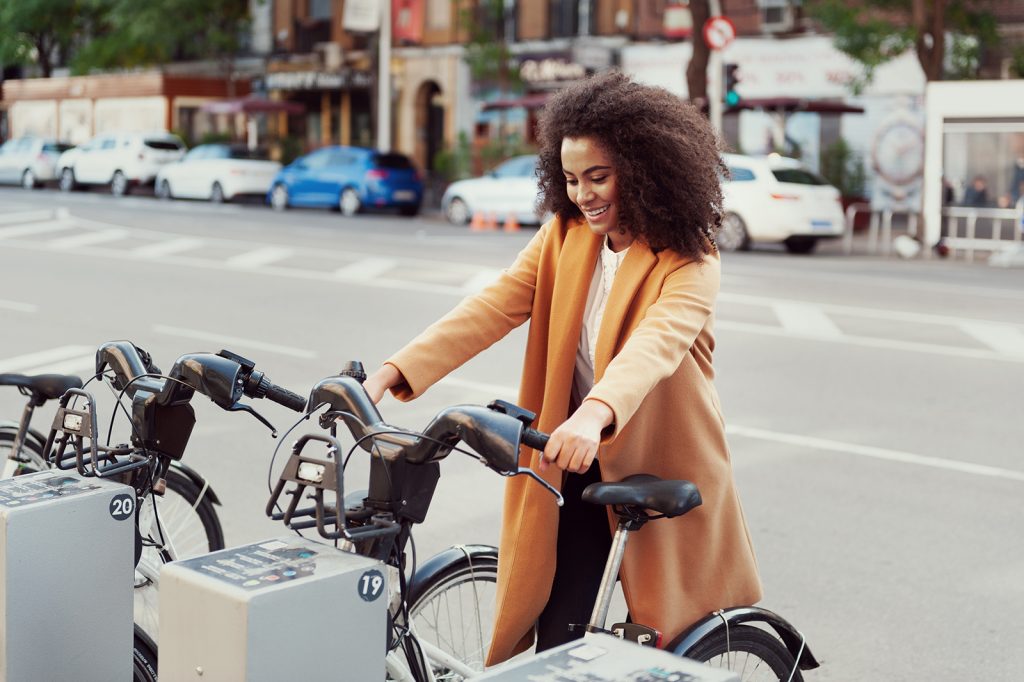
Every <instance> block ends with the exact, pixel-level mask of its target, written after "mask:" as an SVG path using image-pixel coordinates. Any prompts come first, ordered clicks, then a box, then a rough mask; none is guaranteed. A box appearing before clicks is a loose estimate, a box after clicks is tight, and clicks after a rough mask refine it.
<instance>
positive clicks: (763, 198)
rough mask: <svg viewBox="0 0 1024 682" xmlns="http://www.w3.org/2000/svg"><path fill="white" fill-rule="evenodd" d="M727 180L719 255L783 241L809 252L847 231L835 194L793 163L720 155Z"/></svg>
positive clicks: (774, 157)
mask: <svg viewBox="0 0 1024 682" xmlns="http://www.w3.org/2000/svg"><path fill="white" fill-rule="evenodd" d="M722 159H723V160H724V161H725V165H726V166H728V168H729V174H730V176H731V177H729V178H726V179H724V180H723V181H722V194H723V198H724V209H725V215H724V216H723V218H722V229H721V230H720V231H719V233H718V236H717V238H716V241H717V242H718V247H719V248H720V249H722V250H723V251H737V250H744V249H748V248H750V246H751V244H752V243H755V242H782V243H783V244H785V246H786V249H787V250H789V251H790V252H791V253H810V252H811V251H813V250H814V247H816V246H817V245H818V241H819V240H821V239H827V238H835V237H840V236H842V234H843V230H844V228H845V217H844V214H843V206H842V203H841V202H840V197H839V190H837V189H836V188H835V187H833V186H832V185H830V184H828V182H827V181H825V180H824V179H822V178H821V177H820V176H818V175H817V174H815V173H813V172H811V171H810V170H808V169H806V168H804V167H803V166H802V165H801V164H800V162H799V161H797V160H796V159H788V158H786V157H783V156H778V155H777V154H771V155H769V156H766V157H754V156H742V155H739V154H723V155H722Z"/></svg>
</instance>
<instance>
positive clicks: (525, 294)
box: [385, 218, 557, 400]
mask: <svg viewBox="0 0 1024 682" xmlns="http://www.w3.org/2000/svg"><path fill="white" fill-rule="evenodd" d="M555 220H557V218H556V219H555ZM551 225H552V223H551V222H548V223H546V224H545V225H543V226H542V227H541V229H540V230H538V231H537V234H536V235H534V237H533V239H531V240H530V243H529V244H527V245H526V248H524V249H523V250H522V251H521V252H520V253H519V255H518V256H517V257H516V260H515V262H513V263H512V265H511V267H509V268H508V269H507V270H505V271H504V272H502V274H501V275H500V276H499V277H498V279H497V280H496V281H495V282H494V283H493V284H491V285H489V286H488V287H486V288H485V289H484V290H483V291H481V292H480V293H478V294H475V295H473V296H469V297H467V298H465V299H464V300H463V301H462V302H461V303H459V305H457V306H456V307H455V308H454V309H453V310H452V311H451V312H449V313H448V314H447V315H445V316H444V317H442V318H441V319H440V320H438V321H437V322H435V323H434V324H432V325H431V326H429V327H427V329H426V330H424V331H423V333H421V334H420V335H419V336H417V337H416V338H415V339H413V340H412V341H411V342H409V344H408V345H406V346H405V347H404V348H402V350H400V351H398V352H397V353H395V354H394V355H393V356H392V357H391V358H389V359H388V360H386V361H385V364H390V365H393V366H394V367H395V368H396V369H398V371H399V372H401V374H402V376H403V377H404V379H405V381H404V383H401V384H399V385H397V386H395V387H394V388H392V389H391V392H392V394H393V395H394V396H395V397H396V398H398V399H399V400H412V399H413V398H416V397H419V396H420V395H421V394H422V393H423V392H424V391H425V390H427V389H428V388H429V387H430V386H432V385H433V384H434V383H436V382H437V381H438V380H439V379H441V378H442V377H444V376H445V375H447V374H448V373H449V372H451V371H452V370H454V369H456V368H458V367H460V366H461V365H462V364H463V363H465V362H467V361H468V360H470V359H471V358H472V357H473V356H475V355H476V354H477V353H479V352H480V351H482V350H484V349H486V348H488V347H489V346H491V345H492V344H494V343H495V342H497V341H499V340H500V339H502V338H503V337H504V336H505V335H506V334H508V333H509V332H510V331H512V330H513V329H515V328H516V327H518V326H519V325H521V324H523V323H524V322H526V321H527V320H528V319H530V312H531V310H532V309H533V295H534V291H535V289H536V285H537V268H538V264H539V262H540V255H541V250H542V249H543V246H544V240H545V239H546V237H547V235H548V234H549V232H550V230H551V229H552V228H551Z"/></svg>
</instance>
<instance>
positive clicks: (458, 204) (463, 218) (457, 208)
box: [445, 197, 470, 225]
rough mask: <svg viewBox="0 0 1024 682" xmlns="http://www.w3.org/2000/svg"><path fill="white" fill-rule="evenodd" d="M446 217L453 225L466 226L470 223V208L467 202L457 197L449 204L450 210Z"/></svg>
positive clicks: (447, 211)
mask: <svg viewBox="0 0 1024 682" xmlns="http://www.w3.org/2000/svg"><path fill="white" fill-rule="evenodd" d="M445 215H446V216H447V218H448V222H450V223H452V224H453V225H465V224H466V223H468V222H469V218H470V215H469V206H467V205H466V202H465V201H463V200H462V199H460V198H459V197H455V198H454V199H452V200H451V201H449V202H448V209H447V210H446V211H445Z"/></svg>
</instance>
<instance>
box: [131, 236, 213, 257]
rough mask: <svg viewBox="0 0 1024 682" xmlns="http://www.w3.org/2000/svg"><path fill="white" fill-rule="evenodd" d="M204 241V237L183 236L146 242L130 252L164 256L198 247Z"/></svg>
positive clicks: (135, 254) (140, 254) (143, 255)
mask: <svg viewBox="0 0 1024 682" xmlns="http://www.w3.org/2000/svg"><path fill="white" fill-rule="evenodd" d="M204 243H205V242H204V241H203V240H202V239H193V238H191V237H182V238H181V239H168V240H167V241H162V242H156V243H155V244H146V245H145V246H140V247H138V248H137V249H132V250H131V251H130V253H131V254H132V255H133V256H136V257H138V258H147V259H148V258H163V257H164V256H170V255H173V254H176V253H181V252H182V251H191V250H193V249H198V248H200V247H201V246H202V245H203V244H204Z"/></svg>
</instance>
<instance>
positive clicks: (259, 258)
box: [224, 246, 295, 270]
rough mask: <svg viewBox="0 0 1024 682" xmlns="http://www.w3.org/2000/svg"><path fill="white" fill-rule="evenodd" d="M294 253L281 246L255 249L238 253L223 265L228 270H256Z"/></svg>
mask: <svg viewBox="0 0 1024 682" xmlns="http://www.w3.org/2000/svg"><path fill="white" fill-rule="evenodd" d="M293 253H295V250H294V249H289V248H285V247H281V246H267V247H265V248H262V249H256V250H255V251H246V252H245V253H240V254H238V255H237V256H232V257H231V258H228V259H227V260H226V261H224V264H225V265H227V266H228V267H229V268H240V269H243V270H244V269H248V268H258V267H260V266H261V265H268V264H270V263H273V262H274V261H279V260H284V259H285V258H287V257H288V256H290V255H292V254H293Z"/></svg>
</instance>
